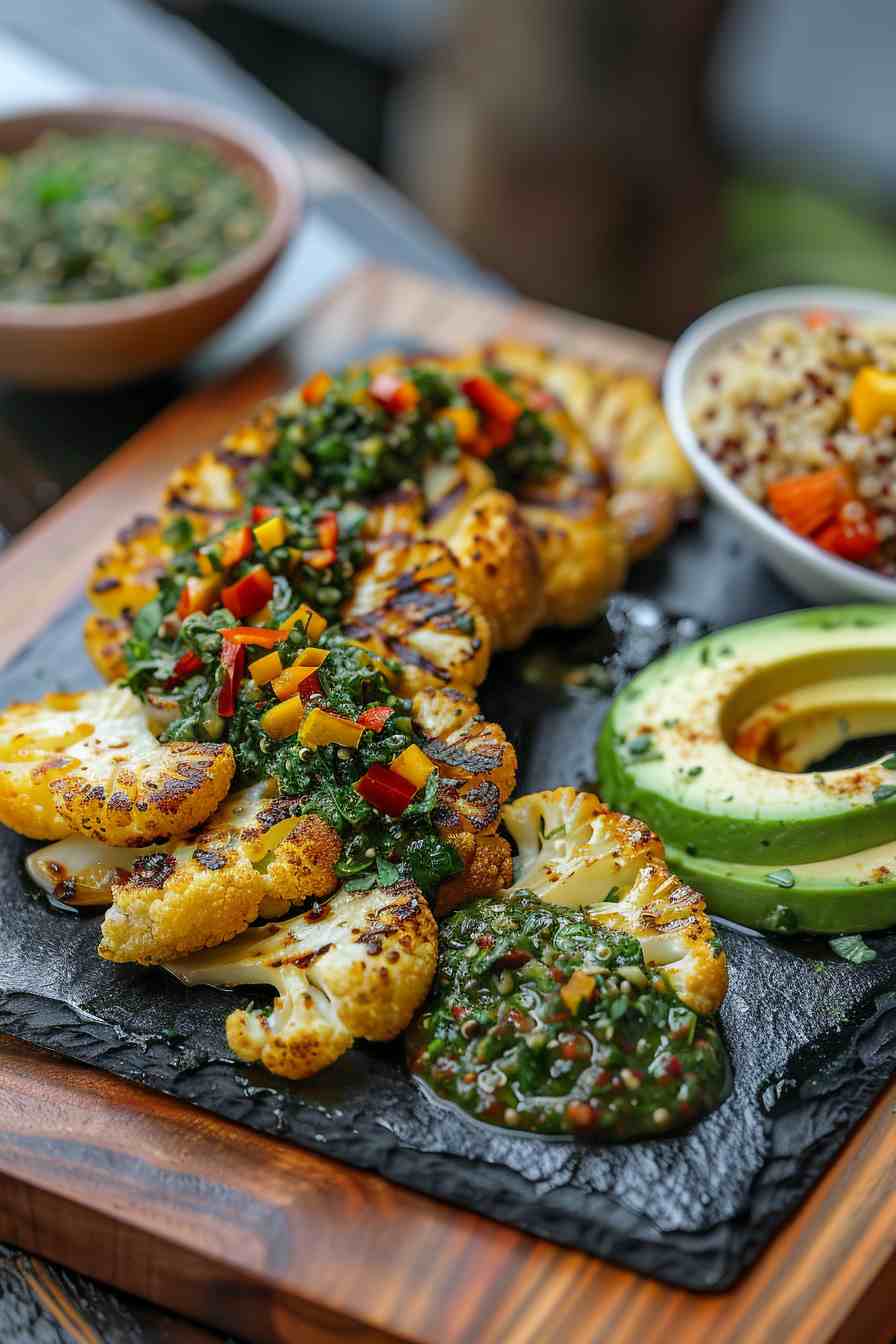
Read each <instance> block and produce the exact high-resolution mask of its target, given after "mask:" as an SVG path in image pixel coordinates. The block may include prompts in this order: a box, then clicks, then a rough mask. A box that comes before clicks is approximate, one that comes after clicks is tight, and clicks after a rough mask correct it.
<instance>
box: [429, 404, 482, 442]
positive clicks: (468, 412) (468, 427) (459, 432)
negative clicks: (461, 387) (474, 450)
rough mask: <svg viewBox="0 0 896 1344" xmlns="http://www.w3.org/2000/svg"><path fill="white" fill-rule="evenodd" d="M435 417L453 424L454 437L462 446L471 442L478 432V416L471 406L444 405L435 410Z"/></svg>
mask: <svg viewBox="0 0 896 1344" xmlns="http://www.w3.org/2000/svg"><path fill="white" fill-rule="evenodd" d="M436 419H437V420H447V421H448V422H449V424H451V425H453V426H454V437H455V438H456V439H457V441H458V443H459V444H461V445H462V446H463V445H465V444H468V443H472V442H473V440H474V439H475V438H476V435H477V434H478V432H479V416H478V415H477V414H476V412H475V411H474V410H473V408H472V406H446V407H445V409H444V410H442V411H437V412H436Z"/></svg>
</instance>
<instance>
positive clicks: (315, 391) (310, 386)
mask: <svg viewBox="0 0 896 1344" xmlns="http://www.w3.org/2000/svg"><path fill="white" fill-rule="evenodd" d="M332 386H333V379H332V378H331V377H330V375H329V374H328V373H324V372H323V370H321V371H320V372H319V373H313V374H312V375H311V377H310V378H309V379H308V381H307V382H306V383H304V384H303V385H302V400H303V401H304V402H305V404H306V406H319V405H320V403H321V402H322V401H323V399H324V397H325V396H326V395H327V393H328V392H329V390H330V388H331V387H332Z"/></svg>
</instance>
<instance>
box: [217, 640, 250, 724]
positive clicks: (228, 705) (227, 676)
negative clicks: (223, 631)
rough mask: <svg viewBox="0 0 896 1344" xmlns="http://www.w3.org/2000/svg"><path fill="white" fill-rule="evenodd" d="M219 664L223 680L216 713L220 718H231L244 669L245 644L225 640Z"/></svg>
mask: <svg viewBox="0 0 896 1344" xmlns="http://www.w3.org/2000/svg"><path fill="white" fill-rule="evenodd" d="M221 666H222V667H223V668H224V681H223V682H222V684H221V689H220V691H219V692H218V713H219V714H220V715H221V718H222V719H231V718H233V714H234V711H235V709H236V693H237V691H238V690H239V688H240V682H241V681H242V679H243V673H244V672H245V670H246V646H245V644H231V643H230V642H229V641H228V640H225V641H224V642H223V643H222V645H221Z"/></svg>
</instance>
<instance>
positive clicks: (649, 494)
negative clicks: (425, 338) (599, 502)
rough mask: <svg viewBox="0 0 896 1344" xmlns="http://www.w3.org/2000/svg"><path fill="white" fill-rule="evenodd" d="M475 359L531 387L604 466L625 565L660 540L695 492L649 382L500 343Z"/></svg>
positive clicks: (691, 476) (687, 465)
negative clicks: (561, 411)
mask: <svg viewBox="0 0 896 1344" xmlns="http://www.w3.org/2000/svg"><path fill="white" fill-rule="evenodd" d="M478 356H479V358H480V360H484V361H485V362H486V363H492V364H498V365H501V366H502V367H503V368H506V369H510V370H511V371H513V372H514V373H518V374H521V375H523V376H524V377H528V378H530V379H534V380H536V381H537V382H538V383H540V384H541V386H542V387H543V388H545V389H546V390H547V391H548V392H550V393H552V394H553V395H555V396H557V397H559V398H560V400H561V402H562V403H563V404H564V406H565V407H566V409H567V410H568V411H569V413H570V415H572V417H573V419H574V420H575V421H576V422H577V424H578V425H580V426H581V427H582V429H583V430H584V432H585V434H586V435H587V438H588V440H589V442H590V444H591V447H592V449H593V450H594V451H595V453H596V455H597V457H598V458H600V459H602V460H603V462H604V463H605V464H606V467H607V470H608V472H609V476H610V484H611V497H610V503H609V509H610V514H611V516H612V517H613V518H615V519H616V520H617V521H618V522H619V523H620V524H621V526H622V528H623V531H624V533H625V538H626V541H627V542H628V544H629V550H630V558H631V559H632V560H637V559H639V558H640V556H642V555H646V554H648V553H649V552H650V551H653V550H655V549H656V548H657V546H659V545H660V544H661V543H662V542H663V541H665V540H666V538H667V537H668V536H669V534H670V533H671V531H672V530H673V528H674V526H675V524H676V522H677V520H678V518H679V516H680V515H681V514H682V513H687V512H689V511H690V509H691V508H692V506H693V501H694V500H695V499H696V497H697V495H698V493H699V491H698V485H697V479H696V477H695V475H694V472H693V470H692V468H691V466H690V463H689V462H688V460H687V458H686V457H685V455H684V453H683V452H682V451H681V449H680V447H679V446H678V442H677V441H676V439H675V436H674V435H673V433H672V431H671V429H670V427H669V424H668V421H667V420H666V417H665V414H664V412H663V409H662V406H661V404H660V400H659V397H658V395H657V391H656V388H655V387H654V385H653V383H652V382H651V381H650V379H648V378H645V377H643V376H642V375H640V374H625V373H620V372H619V371H618V370H614V369H610V368H606V367H601V366H600V365H596V364H591V363H590V362H588V361H585V360H580V359H575V358H571V357H568V356H564V355H560V354H557V353H556V351H552V350H544V349H540V348H539V347H538V346H533V345H528V344H525V343H521V342H516V341H499V342H497V343H496V344H494V345H491V346H488V347H486V348H485V349H483V350H480V351H479V352H478Z"/></svg>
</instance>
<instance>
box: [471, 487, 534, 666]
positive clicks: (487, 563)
mask: <svg viewBox="0 0 896 1344" xmlns="http://www.w3.org/2000/svg"><path fill="white" fill-rule="evenodd" d="M450 545H451V549H452V551H453V552H454V555H455V556H456V557H457V562H458V564H459V565H460V583H461V586H462V588H463V590H464V592H465V593H467V594H469V596H470V597H472V598H473V600H474V601H475V602H476V603H477V604H478V606H479V607H480V609H481V611H482V613H483V615H484V616H485V619H486V620H487V621H488V623H489V626H490V628H491V635H492V647H493V648H494V649H495V650H496V651H497V650H500V649H516V648H519V646H520V645H521V644H523V643H525V641H526V640H527V639H528V638H529V636H530V635H531V633H532V631H533V630H534V629H535V627H536V626H537V625H539V624H540V623H541V620H542V618H543V616H544V614H545V586H544V582H543V575H542V565H541V556H540V554H539V548H538V544H537V540H536V537H535V535H534V533H533V531H532V528H531V527H530V525H529V523H528V522H527V521H526V519H525V517H524V516H523V512H522V510H521V509H520V506H519V505H518V504H517V502H516V500H515V499H514V497H513V495H510V494H507V492H506V491H504V490H486V491H485V492H484V493H482V494H480V495H477V497H476V500H475V501H474V503H473V504H471V505H470V506H469V508H468V509H467V510H466V512H465V513H464V514H463V516H462V518H461V519H460V521H459V522H458V525H457V526H456V527H455V529H454V531H453V533H452V535H451V537H450Z"/></svg>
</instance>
